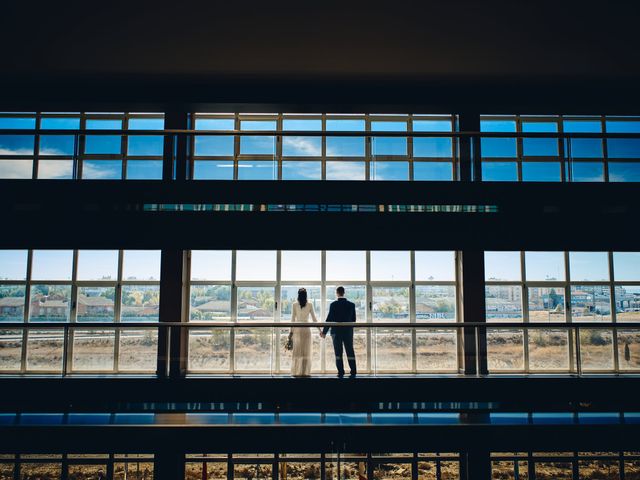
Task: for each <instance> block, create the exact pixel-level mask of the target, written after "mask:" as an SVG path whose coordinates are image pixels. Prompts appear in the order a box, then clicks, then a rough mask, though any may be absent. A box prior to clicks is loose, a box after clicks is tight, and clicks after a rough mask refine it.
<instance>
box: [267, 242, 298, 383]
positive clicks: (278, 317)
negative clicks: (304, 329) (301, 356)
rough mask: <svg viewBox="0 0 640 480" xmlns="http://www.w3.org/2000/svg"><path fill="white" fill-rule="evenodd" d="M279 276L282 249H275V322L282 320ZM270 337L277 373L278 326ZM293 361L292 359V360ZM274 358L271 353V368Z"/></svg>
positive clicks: (278, 351)
mask: <svg viewBox="0 0 640 480" xmlns="http://www.w3.org/2000/svg"><path fill="white" fill-rule="evenodd" d="M281 277H282V250H276V286H275V291H274V298H275V301H276V304H275V312H274V314H275V319H274V320H275V321H276V322H281V321H282V315H281V312H282V298H280V297H281V293H282V288H281V280H280V279H281ZM291 308H292V309H293V305H292V306H291ZM273 333H275V335H273ZM272 335H273V336H272V338H275V345H273V346H272V348H273V349H274V350H275V352H274V353H275V371H276V372H277V373H279V372H280V327H275V332H273V327H272ZM292 361H293V360H292ZM273 364H274V358H273V354H272V355H271V368H272V370H273V367H274V365H273Z"/></svg>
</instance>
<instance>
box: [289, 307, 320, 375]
mask: <svg viewBox="0 0 640 480" xmlns="http://www.w3.org/2000/svg"><path fill="white" fill-rule="evenodd" d="M309 317H311V318H312V319H313V322H314V323H317V322H318V319H317V318H316V314H315V312H314V311H313V305H312V304H311V302H307V304H306V305H305V306H304V307H300V304H299V303H298V302H295V303H294V304H293V307H292V309H291V322H292V323H294V322H295V323H310V322H309ZM291 331H292V332H293V352H292V357H293V358H292V359H291V375H293V376H294V377H301V376H308V375H310V374H311V356H312V348H311V328H292V329H291Z"/></svg>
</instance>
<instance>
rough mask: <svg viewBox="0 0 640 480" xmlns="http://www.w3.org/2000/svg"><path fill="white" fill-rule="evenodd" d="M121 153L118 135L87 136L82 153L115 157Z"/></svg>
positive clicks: (120, 140) (120, 142)
mask: <svg viewBox="0 0 640 480" xmlns="http://www.w3.org/2000/svg"><path fill="white" fill-rule="evenodd" d="M121 151H122V137H120V136H118V135H87V136H86V139H85V145H84V153H86V154H90V155H116V154H119V153H120V152H121Z"/></svg>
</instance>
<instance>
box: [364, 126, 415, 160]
mask: <svg viewBox="0 0 640 480" xmlns="http://www.w3.org/2000/svg"><path fill="white" fill-rule="evenodd" d="M371 130H372V131H374V132H406V131H407V123H406V122H375V121H374V122H371ZM371 154H372V155H373V156H378V155H402V156H404V155H406V154H407V139H406V138H397V137H372V138H371Z"/></svg>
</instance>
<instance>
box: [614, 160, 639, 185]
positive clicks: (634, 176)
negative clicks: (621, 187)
mask: <svg viewBox="0 0 640 480" xmlns="http://www.w3.org/2000/svg"><path fill="white" fill-rule="evenodd" d="M609 181H610V182H640V163H630V162H624V163H621V162H609Z"/></svg>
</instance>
